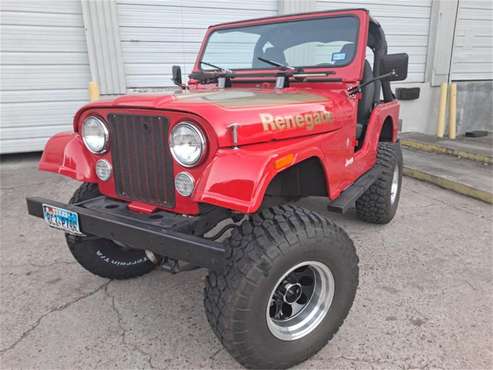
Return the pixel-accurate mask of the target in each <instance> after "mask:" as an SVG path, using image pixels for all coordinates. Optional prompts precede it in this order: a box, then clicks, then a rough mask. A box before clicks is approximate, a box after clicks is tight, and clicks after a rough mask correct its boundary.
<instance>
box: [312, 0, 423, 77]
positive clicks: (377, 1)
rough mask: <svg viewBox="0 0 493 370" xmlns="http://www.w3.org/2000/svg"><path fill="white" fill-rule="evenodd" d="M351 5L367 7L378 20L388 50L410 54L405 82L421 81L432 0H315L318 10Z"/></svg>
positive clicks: (351, 6) (349, 6)
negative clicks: (385, 38)
mask: <svg viewBox="0 0 493 370" xmlns="http://www.w3.org/2000/svg"><path fill="white" fill-rule="evenodd" d="M354 7H360V8H365V9H368V10H369V11H370V15H371V16H372V17H373V18H375V19H376V20H377V21H378V22H380V24H381V25H382V28H383V30H384V32H385V36H386V37H387V43H388V45H389V53H402V52H404V53H408V54H409V73H408V77H407V80H406V82H421V81H424V74H425V70H426V59H427V54H428V35H429V26H430V16H431V0H417V1H412V2H411V1H404V0H403V1H394V0H355V1H330V0H326V1H322V0H319V1H317V10H332V9H343V8H354Z"/></svg>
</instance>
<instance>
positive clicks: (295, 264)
mask: <svg viewBox="0 0 493 370" xmlns="http://www.w3.org/2000/svg"><path fill="white" fill-rule="evenodd" d="M306 273H308V274H309V275H307V276H305V275H306ZM310 276H311V277H310ZM310 279H311V281H310ZM316 281H318V282H319V283H316ZM317 284H318V285H317ZM295 285H299V287H295ZM357 285H358V257H357V255H356V252H355V249H354V246H353V243H352V241H351V239H349V237H348V236H347V234H346V233H345V232H344V231H343V230H342V229H341V228H339V227H338V226H337V225H335V224H334V223H333V222H331V221H329V220H328V219H326V218H323V217H321V216H320V215H318V214H317V213H315V212H312V211H309V210H305V209H302V208H298V207H295V206H292V205H284V206H280V207H274V208H270V209H265V210H263V211H261V212H260V213H258V214H256V215H253V216H252V217H250V218H249V219H247V220H245V221H244V222H243V223H242V224H241V226H240V227H238V228H237V229H235V230H234V231H233V234H232V236H231V238H230V239H229V242H228V245H227V253H226V267H225V270H224V272H221V273H219V272H215V271H209V275H208V277H207V279H206V287H205V298H204V304H205V309H206V314H207V319H208V321H209V323H210V325H211V327H212V329H213V331H214V333H215V334H216V336H217V337H218V338H219V340H220V341H221V342H222V343H223V345H224V347H225V348H226V349H227V350H228V352H229V353H230V354H231V355H232V356H233V357H234V358H235V359H236V360H237V361H238V362H240V363H241V364H242V365H244V366H246V367H248V368H263V369H265V368H269V369H272V368H287V367H291V366H293V365H295V364H298V363H300V362H302V361H304V360H306V359H308V358H309V357H311V356H313V355H314V354H315V353H316V352H318V351H319V350H320V349H321V348H322V347H323V346H325V345H326V344H327V342H328V341H329V340H330V339H331V338H332V337H333V335H334V334H335V333H336V332H337V330H338V329H339V327H340V326H341V325H342V323H343V322H344V319H345V318H346V316H347V314H348V312H349V309H350V308H351V305H352V303H353V300H354V297H355V294H356V288H357ZM293 287H294V288H293ZM316 287H325V289H324V288H320V289H318V288H316ZM298 288H299V289H301V290H298ZM316 289H318V290H316ZM315 293H316V294H315ZM293 296H294V298H293V299H291V298H292V297H293ZM319 297H322V298H320V299H319ZM283 302H284V303H283ZM290 302H294V303H290ZM311 302H314V304H311ZM278 304H279V307H278ZM285 304H287V305H285ZM295 305H298V306H295ZM300 306H302V307H300ZM295 309H296V310H297V311H296V312H295V311H294V310H295ZM319 312H320V313H321V314H319ZM310 313H313V315H310ZM297 320H298V321H297ZM297 324H300V325H297ZM285 327H288V329H287V330H285V329H284V328H285ZM295 327H302V328H304V329H303V330H302V329H299V330H297V329H295V330H294V331H293V335H291V334H290V330H291V328H295Z"/></svg>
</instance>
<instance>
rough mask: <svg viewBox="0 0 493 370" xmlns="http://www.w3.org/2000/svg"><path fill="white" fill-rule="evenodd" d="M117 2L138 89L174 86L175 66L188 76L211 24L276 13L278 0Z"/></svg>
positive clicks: (132, 82)
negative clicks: (172, 76) (172, 73)
mask: <svg viewBox="0 0 493 370" xmlns="http://www.w3.org/2000/svg"><path fill="white" fill-rule="evenodd" d="M117 4H118V14H119V24H120V39H121V43H122V52H123V60H124V63H125V71H126V74H127V86H128V87H129V88H139V89H145V88H161V87H170V86H172V82H171V80H170V78H171V66H172V65H173V64H178V65H180V66H181V67H182V72H183V73H184V76H185V77H186V76H187V75H188V74H189V73H190V72H191V69H192V66H193V63H194V61H195V57H196V54H197V52H198V50H199V48H200V44H201V41H202V38H203V36H204V34H205V32H206V29H207V27H208V26H209V25H211V24H216V23H221V22H230V21H235V20H240V19H247V18H258V17H268V16H273V15H276V14H277V0H266V1H260V0H257V1H239V0H236V1H227V0H218V1H201V2H197V1H192V0H169V1H166V2H164V1H155V0H119V1H117ZM144 20H145V21H144Z"/></svg>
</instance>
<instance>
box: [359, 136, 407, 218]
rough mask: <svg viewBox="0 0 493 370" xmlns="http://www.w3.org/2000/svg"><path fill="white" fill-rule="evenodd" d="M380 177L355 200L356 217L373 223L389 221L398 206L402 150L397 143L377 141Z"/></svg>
mask: <svg viewBox="0 0 493 370" xmlns="http://www.w3.org/2000/svg"><path fill="white" fill-rule="evenodd" d="M377 165H380V166H382V168H383V171H382V173H381V174H380V177H379V178H378V179H377V181H375V183H373V184H372V185H371V186H370V187H369V188H368V190H367V191H366V192H364V193H363V195H362V196H361V197H360V198H359V199H358V200H357V201H356V213H357V215H358V217H359V218H360V219H361V220H363V221H366V222H370V223H373V224H386V223H389V222H390V221H391V220H392V219H393V218H394V216H395V213H396V211H397V207H398V206H399V198H400V195H401V186H402V152H401V146H400V144H399V143H396V144H393V143H379V144H378V154H377Z"/></svg>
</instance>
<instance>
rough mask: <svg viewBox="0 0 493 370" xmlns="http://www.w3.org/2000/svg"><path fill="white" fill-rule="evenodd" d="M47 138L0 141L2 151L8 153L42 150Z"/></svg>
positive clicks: (0, 150)
mask: <svg viewBox="0 0 493 370" xmlns="http://www.w3.org/2000/svg"><path fill="white" fill-rule="evenodd" d="M47 140H48V139H47V138H38V139H32V138H29V139H19V138H17V139H13V140H3V139H2V141H0V152H1V153H2V154H7V153H23V152H33V151H41V150H43V149H44V147H45V144H46V141H47Z"/></svg>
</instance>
